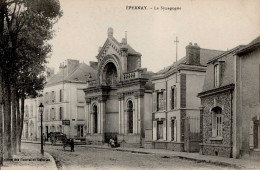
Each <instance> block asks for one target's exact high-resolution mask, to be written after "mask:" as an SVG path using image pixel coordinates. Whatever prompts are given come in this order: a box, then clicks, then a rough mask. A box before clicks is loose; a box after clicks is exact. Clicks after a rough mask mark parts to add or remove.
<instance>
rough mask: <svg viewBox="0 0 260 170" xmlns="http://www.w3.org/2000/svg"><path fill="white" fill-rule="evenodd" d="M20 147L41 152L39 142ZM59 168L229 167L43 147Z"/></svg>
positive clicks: (109, 151) (87, 149) (134, 154)
mask: <svg viewBox="0 0 260 170" xmlns="http://www.w3.org/2000/svg"><path fill="white" fill-rule="evenodd" d="M22 145H23V147H25V148H30V149H35V150H39V151H40V145H39V144H31V143H23V144H22ZM44 149H45V151H47V152H48V153H50V154H51V155H52V156H53V157H54V159H55V160H56V163H57V164H58V167H59V169H60V170H68V169H77V170H78V169H115V168H117V169H118V168H119V169H210V170H212V169H230V168H227V167H223V166H218V165H213V164H209V163H200V162H195V161H190V160H184V159H179V158H172V157H170V158H169V157H163V156H161V155H155V154H140V153H130V152H122V151H114V150H107V149H97V148H89V147H77V146H76V147H75V152H70V148H69V147H68V148H66V151H63V148H62V146H51V145H46V146H44Z"/></svg>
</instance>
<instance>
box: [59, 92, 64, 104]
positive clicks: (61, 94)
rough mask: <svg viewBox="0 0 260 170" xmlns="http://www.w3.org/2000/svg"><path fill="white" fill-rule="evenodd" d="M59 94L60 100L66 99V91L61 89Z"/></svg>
mask: <svg viewBox="0 0 260 170" xmlns="http://www.w3.org/2000/svg"><path fill="white" fill-rule="evenodd" d="M59 96H60V99H59V100H60V102H63V100H64V91H63V90H62V89H60V92H59Z"/></svg>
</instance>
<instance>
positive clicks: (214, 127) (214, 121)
mask: <svg viewBox="0 0 260 170" xmlns="http://www.w3.org/2000/svg"><path fill="white" fill-rule="evenodd" d="M211 123H212V137H217V129H216V124H217V120H216V114H214V112H213V113H212V120H211Z"/></svg>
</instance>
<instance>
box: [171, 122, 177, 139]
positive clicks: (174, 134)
mask: <svg viewBox="0 0 260 170" xmlns="http://www.w3.org/2000/svg"><path fill="white" fill-rule="evenodd" d="M171 140H172V141H177V119H176V118H173V119H172V120H171Z"/></svg>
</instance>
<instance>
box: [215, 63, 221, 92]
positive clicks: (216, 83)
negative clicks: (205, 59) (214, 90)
mask: <svg viewBox="0 0 260 170" xmlns="http://www.w3.org/2000/svg"><path fill="white" fill-rule="evenodd" d="M219 80H220V74H219V64H216V65H214V87H219Z"/></svg>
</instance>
